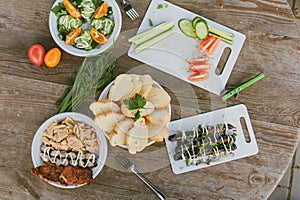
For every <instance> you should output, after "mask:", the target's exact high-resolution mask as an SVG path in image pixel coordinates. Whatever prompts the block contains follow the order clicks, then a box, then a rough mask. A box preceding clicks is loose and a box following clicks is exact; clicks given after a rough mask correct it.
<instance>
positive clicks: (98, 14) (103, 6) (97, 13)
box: [94, 1, 108, 19]
mask: <svg viewBox="0 0 300 200" xmlns="http://www.w3.org/2000/svg"><path fill="white" fill-rule="evenodd" d="M107 11H108V4H107V3H106V1H104V2H103V3H102V4H101V6H99V7H98V8H97V10H96V11H95V14H94V18H96V19H98V18H101V17H104V16H105V15H106V13H107Z"/></svg>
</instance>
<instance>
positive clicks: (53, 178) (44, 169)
mask: <svg viewBox="0 0 300 200" xmlns="http://www.w3.org/2000/svg"><path fill="white" fill-rule="evenodd" d="M63 170H64V166H56V165H55V164H52V163H49V162H45V163H43V164H42V165H40V166H38V167H36V168H32V169H31V173H32V174H33V175H36V176H38V177H40V178H41V179H43V180H45V181H46V182H52V183H56V184H60V185H67V184H66V182H65V181H64V179H63V178H61V177H60V175H61V173H62V172H63Z"/></svg>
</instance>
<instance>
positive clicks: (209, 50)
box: [206, 37, 221, 55]
mask: <svg viewBox="0 0 300 200" xmlns="http://www.w3.org/2000/svg"><path fill="white" fill-rule="evenodd" d="M220 41H221V38H220V37H216V39H215V41H214V42H213V43H212V44H211V45H210V46H209V47H208V48H207V49H206V51H207V53H208V54H209V55H212V54H214V53H215V51H216V50H217V48H218V46H219V44H220Z"/></svg>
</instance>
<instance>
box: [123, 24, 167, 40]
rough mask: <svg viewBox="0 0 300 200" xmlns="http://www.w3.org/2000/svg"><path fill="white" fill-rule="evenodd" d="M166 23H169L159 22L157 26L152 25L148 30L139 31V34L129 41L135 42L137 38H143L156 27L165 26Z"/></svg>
mask: <svg viewBox="0 0 300 200" xmlns="http://www.w3.org/2000/svg"><path fill="white" fill-rule="evenodd" d="M166 24H167V22H162V23H160V24H158V25H156V26H154V27H152V28H150V29H148V30H146V31H144V32H142V33H139V34H137V35H135V36H133V37H131V38H129V39H128V42H134V41H136V40H137V39H139V38H142V37H144V36H145V35H147V34H149V33H150V32H151V31H153V30H155V29H160V28H161V27H164V26H165V25H166Z"/></svg>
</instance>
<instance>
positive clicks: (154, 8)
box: [128, 0, 246, 95]
mask: <svg viewBox="0 0 300 200" xmlns="http://www.w3.org/2000/svg"><path fill="white" fill-rule="evenodd" d="M160 5H162V6H163V8H161V9H158V7H159V6H160ZM195 16H199V15H196V14H195V13H193V12H190V11H188V10H185V9H183V8H181V7H179V6H176V5H174V4H172V3H169V2H167V1H163V0H152V1H151V3H150V5H149V8H148V10H147V12H146V14H145V17H144V18H143V20H142V23H141V25H140V27H139V29H138V31H137V33H141V32H143V31H145V30H148V29H149V28H151V26H150V24H149V20H151V21H152V22H153V24H154V25H157V24H159V23H161V22H164V21H166V22H174V23H175V27H174V28H173V30H174V32H175V33H174V34H173V35H171V36H170V37H168V38H166V39H164V40H162V41H160V42H158V43H157V44H155V45H153V46H151V47H149V48H148V49H146V50H144V51H142V52H140V53H138V54H135V53H134V48H135V45H134V44H132V45H131V46H130V49H129V51H128V56H129V57H132V58H134V59H136V60H139V61H141V62H143V63H145V64H147V65H150V66H152V67H154V68H156V69H158V70H161V71H163V72H166V73H168V74H171V75H173V76H175V77H177V78H179V79H182V80H184V81H186V82H189V83H191V84H193V85H195V86H198V87H200V88H203V89H205V90H207V91H209V92H212V93H214V94H217V95H220V94H221V92H222V91H223V89H224V88H225V85H226V83H227V81H228V79H229V76H230V74H231V71H232V69H233V67H234V64H235V62H236V60H237V58H238V55H239V53H240V50H241V48H242V46H243V43H244V41H245V38H246V37H245V35H243V34H241V33H239V32H237V31H235V30H232V29H230V28H228V27H225V26H223V25H221V24H218V23H216V22H214V21H212V20H210V19H207V18H205V17H203V16H200V17H202V18H203V19H205V20H206V21H207V23H208V25H209V26H212V27H215V28H218V29H221V30H224V31H226V32H229V33H232V34H234V36H235V37H234V41H233V45H229V44H227V43H225V42H223V41H221V43H220V45H219V47H218V49H217V50H216V52H215V53H214V54H213V55H212V57H211V59H210V63H211V64H212V67H211V69H210V70H209V78H208V79H207V80H205V81H202V82H191V81H189V80H188V77H189V76H190V75H191V74H193V73H192V72H190V71H189V64H188V62H187V61H188V60H190V59H193V58H199V57H200V56H201V55H200V53H199V52H198V50H197V47H198V45H199V44H200V40H199V39H195V38H189V37H187V36H185V35H184V34H183V33H182V32H181V31H180V29H179V28H178V25H177V24H178V21H179V20H180V19H182V18H187V19H190V20H192V19H193V18H194V17H195ZM227 47H228V48H230V50H231V53H230V55H229V57H228V59H227V62H226V63H225V66H224V69H223V72H222V73H221V74H220V75H217V74H216V73H215V71H216V68H217V65H218V63H219V61H220V58H221V56H222V53H223V51H224V49H225V48H227Z"/></svg>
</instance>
